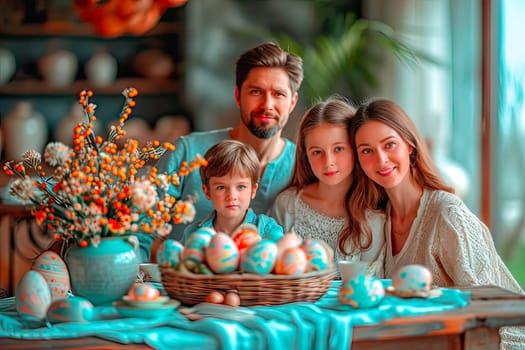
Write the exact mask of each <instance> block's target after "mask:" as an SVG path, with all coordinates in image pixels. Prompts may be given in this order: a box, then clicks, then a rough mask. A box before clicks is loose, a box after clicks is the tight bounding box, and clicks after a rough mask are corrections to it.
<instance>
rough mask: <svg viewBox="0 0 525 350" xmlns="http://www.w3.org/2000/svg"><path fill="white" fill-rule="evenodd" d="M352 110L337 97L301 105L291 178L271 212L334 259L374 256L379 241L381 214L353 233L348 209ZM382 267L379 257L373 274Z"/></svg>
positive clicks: (373, 258)
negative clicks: (326, 249)
mask: <svg viewBox="0 0 525 350" xmlns="http://www.w3.org/2000/svg"><path fill="white" fill-rule="evenodd" d="M354 112H355V109H354V108H353V107H352V106H350V105H349V104H348V103H347V102H345V101H344V100H342V99H341V98H337V97H331V98H329V99H328V100H326V101H324V102H319V103H317V104H315V105H314V106H312V107H311V108H310V109H309V110H308V111H306V113H305V114H304V116H303V118H302V120H301V123H300V126H299V132H298V136H297V143H296V144H297V148H296V153H295V166H294V170H293V173H292V178H291V181H290V183H289V184H288V186H287V187H286V188H285V190H283V191H282V192H281V193H280V194H279V195H278V196H277V197H276V199H275V202H274V204H273V207H272V208H271V210H270V215H271V216H273V217H274V218H276V220H277V222H279V223H280V224H281V225H282V226H283V228H284V231H285V232H290V231H294V232H296V233H297V234H299V235H300V236H301V237H302V238H308V237H310V238H315V239H320V240H323V241H325V242H326V243H328V245H329V246H330V247H331V248H332V249H333V250H334V251H335V253H336V254H335V261H338V260H341V259H345V256H346V258H348V259H350V260H365V261H369V262H376V261H377V260H378V259H381V257H382V247H383V245H384V244H383V242H384V238H383V233H382V224H383V222H382V219H381V217H380V216H375V218H374V219H372V218H370V220H371V223H372V225H374V224H375V226H374V227H373V229H370V228H369V227H368V225H367V224H366V223H364V224H363V225H362V226H363V230H362V234H360V235H356V234H355V233H356V232H357V233H359V232H361V230H360V229H359V228H358V226H356V225H358V224H357V223H356V222H355V221H354V220H353V219H352V218H351V217H350V216H349V212H348V205H347V202H348V198H349V193H350V191H351V188H352V184H353V178H352V171H353V169H354V154H353V150H352V148H351V146H350V138H349V136H348V124H349V122H350V120H351V118H352V116H353V114H354ZM373 234H374V235H373ZM372 243H373V244H372ZM381 267H382V262H381V263H376V264H375V265H374V266H373V267H372V271H373V272H374V273H376V274H377V275H378V277H382V271H380V268H381ZM378 268H379V270H378Z"/></svg>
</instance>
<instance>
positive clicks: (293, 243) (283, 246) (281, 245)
mask: <svg viewBox="0 0 525 350" xmlns="http://www.w3.org/2000/svg"><path fill="white" fill-rule="evenodd" d="M302 241H303V239H302V238H301V237H300V236H299V235H298V234H297V233H295V232H286V233H285V234H284V235H282V237H281V238H279V240H278V241H277V251H278V252H279V254H282V253H283V252H284V251H285V250H287V249H289V248H295V247H299V246H300V245H301V242H302Z"/></svg>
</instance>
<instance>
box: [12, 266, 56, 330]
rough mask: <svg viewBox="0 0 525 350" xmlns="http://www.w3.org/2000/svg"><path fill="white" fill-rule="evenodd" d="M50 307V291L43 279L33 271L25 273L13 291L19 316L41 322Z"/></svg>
mask: <svg viewBox="0 0 525 350" xmlns="http://www.w3.org/2000/svg"><path fill="white" fill-rule="evenodd" d="M49 305H51V291H50V290H49V285H48V284H47V282H46V280H45V278H44V277H43V276H42V275H41V274H40V273H38V272H36V271H34V270H29V271H27V272H26V273H25V274H24V275H23V276H22V278H21V279H20V282H18V285H17V286H16V291H15V308H16V311H18V313H19V314H20V316H22V317H25V318H30V319H37V320H41V319H43V318H45V317H46V311H47V308H48V307H49Z"/></svg>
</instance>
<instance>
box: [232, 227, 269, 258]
mask: <svg viewBox="0 0 525 350" xmlns="http://www.w3.org/2000/svg"><path fill="white" fill-rule="evenodd" d="M232 239H233V241H234V242H235V245H236V246H237V248H238V249H239V252H240V253H241V255H242V252H244V250H245V249H246V248H248V247H249V246H251V245H252V244H254V243H256V242H259V241H260V240H261V239H262V238H261V236H260V235H259V231H258V230H257V227H256V226H255V225H252V224H243V225H241V226H239V228H238V229H237V230H235V232H233V234H232Z"/></svg>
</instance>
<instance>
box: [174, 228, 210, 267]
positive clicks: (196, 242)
mask: <svg viewBox="0 0 525 350" xmlns="http://www.w3.org/2000/svg"><path fill="white" fill-rule="evenodd" d="M214 235H215V231H214V230H213V229H211V228H207V227H200V228H198V229H197V230H196V231H195V232H193V233H191V234H190V236H189V237H188V240H187V241H186V244H185V245H184V250H183V252H182V260H183V261H184V263H185V264H186V266H188V268H190V269H193V268H194V267H195V266H197V265H199V264H201V263H203V262H204V261H205V256H204V253H205V252H206V248H207V247H208V244H209V243H210V241H211V239H212V237H213V236H214Z"/></svg>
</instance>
